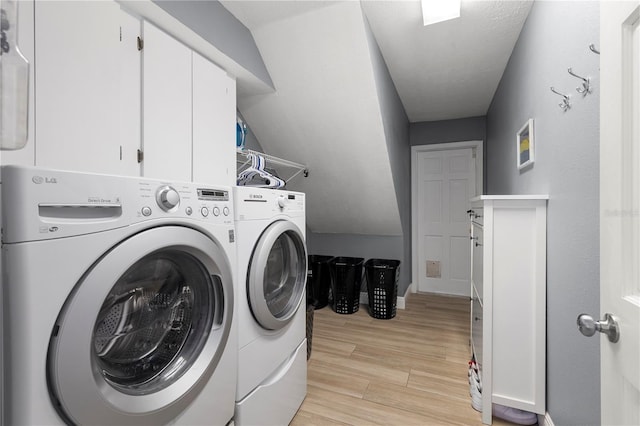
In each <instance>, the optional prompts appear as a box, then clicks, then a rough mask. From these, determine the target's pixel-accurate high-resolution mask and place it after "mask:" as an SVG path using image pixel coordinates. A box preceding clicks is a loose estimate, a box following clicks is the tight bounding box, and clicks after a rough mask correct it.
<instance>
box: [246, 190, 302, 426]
mask: <svg viewBox="0 0 640 426" xmlns="http://www.w3.org/2000/svg"><path fill="white" fill-rule="evenodd" d="M234 202H235V214H236V233H237V241H238V242H237V249H238V286H237V289H238V293H237V299H238V303H237V304H236V306H237V317H238V321H239V326H238V344H239V353H238V356H239V362H238V389H237V398H236V412H235V423H236V424H237V425H240V426H243V425H264V426H268V425H286V424H288V423H289V422H290V421H291V419H292V418H293V416H294V415H295V413H296V411H297V410H298V408H299V407H300V404H302V401H303V400H304V398H305V396H306V392H307V362H306V361H307V343H306V309H305V303H304V298H305V283H306V278H307V252H306V243H305V196H304V194H302V193H298V192H291V191H280V190H272V189H264V188H252V187H234Z"/></svg>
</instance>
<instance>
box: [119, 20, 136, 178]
mask: <svg viewBox="0 0 640 426" xmlns="http://www.w3.org/2000/svg"><path fill="white" fill-rule="evenodd" d="M120 22H121V24H120V28H121V30H120V44H121V47H120V107H119V111H120V147H121V149H120V152H121V160H122V161H121V162H122V165H121V174H123V175H127V176H140V164H139V163H138V149H140V148H141V145H142V135H141V120H142V115H141V113H142V98H141V95H140V94H141V86H142V74H141V73H142V58H141V56H142V54H141V52H140V51H139V50H138V37H139V36H140V34H141V31H142V21H141V20H140V18H137V17H135V16H133V15H130V14H128V13H126V12H124V11H123V12H122V14H121V21H120Z"/></svg>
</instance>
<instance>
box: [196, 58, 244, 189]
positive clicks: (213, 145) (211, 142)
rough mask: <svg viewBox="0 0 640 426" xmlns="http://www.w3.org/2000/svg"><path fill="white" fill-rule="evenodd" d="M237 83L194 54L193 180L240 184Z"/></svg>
mask: <svg viewBox="0 0 640 426" xmlns="http://www.w3.org/2000/svg"><path fill="white" fill-rule="evenodd" d="M235 88H236V83H235V80H234V79H232V78H231V77H229V76H228V75H227V73H226V72H225V71H223V70H222V69H220V68H218V67H217V66H216V65H214V64H213V63H211V62H210V61H208V60H207V59H205V58H203V57H202V56H200V55H199V54H197V53H195V52H194V53H193V180H194V182H206V183H215V184H221V185H235V184H236V129H235V126H236V90H235Z"/></svg>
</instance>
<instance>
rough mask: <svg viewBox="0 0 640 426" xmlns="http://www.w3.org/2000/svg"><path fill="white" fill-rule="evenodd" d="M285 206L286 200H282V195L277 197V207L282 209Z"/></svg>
mask: <svg viewBox="0 0 640 426" xmlns="http://www.w3.org/2000/svg"><path fill="white" fill-rule="evenodd" d="M285 205H286V200H285V198H284V195H281V196H279V197H278V207H280V208H281V209H284V206H285Z"/></svg>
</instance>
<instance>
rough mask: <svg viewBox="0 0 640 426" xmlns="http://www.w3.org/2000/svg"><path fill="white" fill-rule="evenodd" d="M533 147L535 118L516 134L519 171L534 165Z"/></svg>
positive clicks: (528, 121)
mask: <svg viewBox="0 0 640 426" xmlns="http://www.w3.org/2000/svg"><path fill="white" fill-rule="evenodd" d="M533 147H534V139H533V118H530V119H529V120H527V122H526V123H524V125H523V126H522V127H521V128H520V130H518V133H517V134H516V154H517V157H518V158H517V160H518V163H517V164H518V169H519V170H522V169H524V168H525V167H529V166H531V165H533V158H534V157H533Z"/></svg>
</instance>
